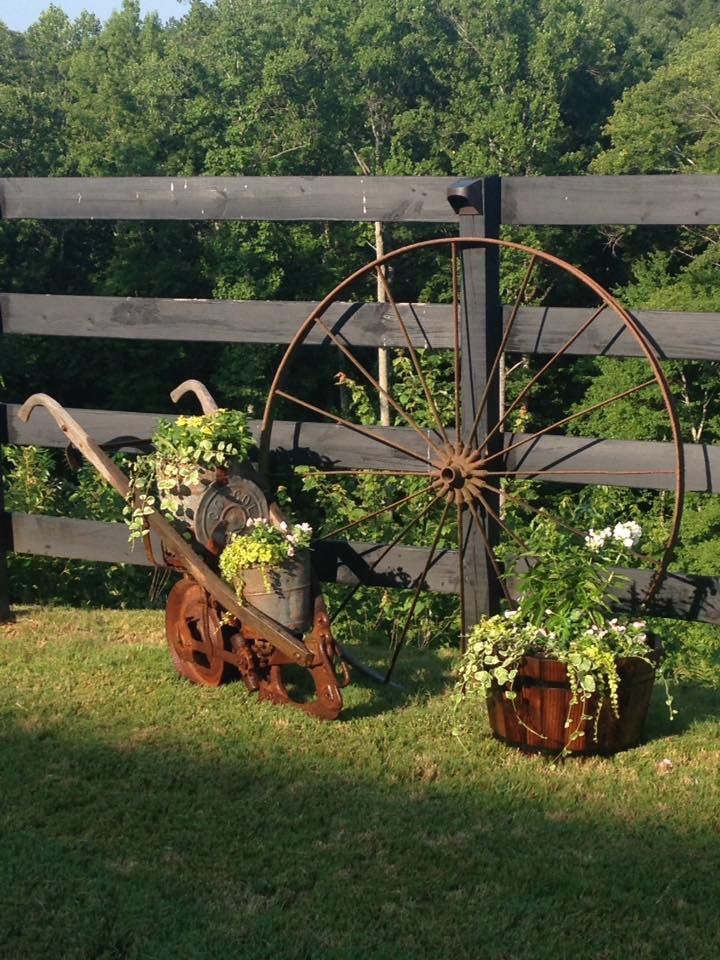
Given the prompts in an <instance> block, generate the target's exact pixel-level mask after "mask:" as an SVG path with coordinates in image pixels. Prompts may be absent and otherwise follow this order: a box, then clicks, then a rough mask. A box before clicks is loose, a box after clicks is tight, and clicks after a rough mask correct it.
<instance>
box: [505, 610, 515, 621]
mask: <svg viewBox="0 0 720 960" xmlns="http://www.w3.org/2000/svg"><path fill="white" fill-rule="evenodd" d="M517 615H518V611H517V610H506V611H505V613H504V614H503V616H504V617H505V619H506V620H512V619H513V617H516V616H517Z"/></svg>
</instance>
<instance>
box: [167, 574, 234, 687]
mask: <svg viewBox="0 0 720 960" xmlns="http://www.w3.org/2000/svg"><path fill="white" fill-rule="evenodd" d="M165 629H166V635H167V641H168V646H169V648H170V657H171V658H172V662H173V665H174V667H175V669H176V670H177V672H178V673H179V674H180V675H181V676H182V677H185V678H186V679H187V680H190V681H191V682H192V683H197V684H199V685H201V686H206V687H219V686H220V685H221V684H222V683H225V681H226V680H228V679H230V677H231V675H232V673H233V668H232V666H231V664H229V663H227V662H226V661H225V660H224V659H222V658H221V657H219V656H217V654H216V653H215V652H214V651H213V646H212V641H213V640H214V639H215V638H216V637H219V635H220V632H221V631H222V624H221V623H220V618H219V617H218V614H217V611H216V610H215V607H214V605H213V604H212V602H209V598H208V594H207V592H206V591H205V590H204V589H203V588H202V587H201V586H200V585H199V584H197V583H195V581H193V580H181V581H180V582H179V583H176V584H175V586H174V587H173V588H172V590H171V591H170V594H169V596H168V600H167V606H166V611H165Z"/></svg>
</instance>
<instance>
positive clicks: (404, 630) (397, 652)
mask: <svg viewBox="0 0 720 960" xmlns="http://www.w3.org/2000/svg"><path fill="white" fill-rule="evenodd" d="M449 510H450V501H449V500H446V501H445V506H444V508H443V512H442V516H441V517H440V522H439V523H438V525H437V530H436V531H435V537H434V538H433V542H432V546H431V547H430V552H429V553H428V557H427V560H426V562H425V566H424V567H423V571H422V573H421V574H420V576H419V577H418V581H417V584H416V586H415V590H414V592H413V597H412V601H411V603H410V610H409V611H408V614H407V617H406V618H405V623H404V624H403V628H402V632H401V634H400V636H399V637H398V639H397V640H396V641H395V646H394V649H393V653H392V657H391V659H390V664H389V666H388V668H387V673H386V674H385V683H387V682H388V680H389V679H390V677H391V676H392V674H393V671H394V669H395V664H396V663H397V658H398V656H399V655H400V651H401V650H402V648H403V646H404V645H405V639H406V637H407V635H408V630H409V629H410V621H411V620H412V617H413V614H414V613H415V607H416V606H417V602H418V600H419V598H420V593H421V591H422V588H423V585H424V583H425V577H427V574H428V570H429V569H430V567H431V566H432V562H433V559H434V558H435V551H436V550H437V545H438V543H439V541H440V535H441V534H442V531H443V528H444V526H445V521H446V519H447V515H448V512H449Z"/></svg>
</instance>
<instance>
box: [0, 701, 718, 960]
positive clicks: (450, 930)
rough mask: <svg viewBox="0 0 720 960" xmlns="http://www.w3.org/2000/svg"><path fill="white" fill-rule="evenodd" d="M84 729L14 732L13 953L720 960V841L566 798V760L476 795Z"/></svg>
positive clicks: (8, 762) (315, 757) (496, 782)
mask: <svg viewBox="0 0 720 960" xmlns="http://www.w3.org/2000/svg"><path fill="white" fill-rule="evenodd" d="M201 712H202V711H201ZM199 722H200V721H199ZM334 729H337V728H334ZM80 736H81V735H80V734H79V733H78V734H77V739H74V740H71V739H68V738H67V735H63V734H62V733H61V732H60V731H59V730H53V729H52V728H47V727H46V728H43V729H33V728H32V725H31V724H28V728H27V729H22V728H21V727H20V726H17V725H15V724H11V723H6V724H5V726H4V733H3V738H2V740H1V741H0V774H1V776H2V794H3V795H2V804H1V805H0V820H1V821H2V823H3V837H4V839H3V843H2V848H1V849H0V889H2V891H3V894H2V898H1V900H0V921H1V922H0V955H2V957H3V960H36V958H48V960H50V958H53V960H54V958H61V960H115V958H133V960H134V958H138V960H156V958H158V960H159V958H163V960H164V958H168V960H170V958H173V960H175V958H203V960H204V958H219V960H224V958H228V960H230V958H232V960H238V958H252V960H266V958H267V960H271V958H272V960H277V958H283V960H301V958H313V960H314V958H328V960H360V958H362V960H364V958H373V960H375V958H381V960H385V958H387V960H403V958H426V957H427V958H430V957H432V958H443V957H453V958H466V957H467V958H473V960H476V958H498V960H501V958H502V960H524V958H527V957H533V958H538V960H545V958H547V960H550V958H552V960H557V958H565V957H570V956H576V955H578V956H584V957H588V958H597V960H601V958H602V960H615V958H617V960H621V958H622V960H626V958H628V957H650V958H655V957H657V958H661V957H662V958H665V957H676V956H681V955H682V956H685V957H689V958H693V960H701V958H702V960H704V958H707V960H716V958H717V957H718V956H719V955H720V926H719V919H718V911H717V904H718V902H719V901H720V885H719V884H720V882H719V879H718V878H719V876H720V869H719V868H720V850H719V844H718V835H717V832H716V830H714V829H713V827H712V826H707V827H706V828H704V829H701V828H698V827H694V826H691V825H690V824H688V825H687V827H686V828H683V829H677V828H676V829H672V828H670V827H668V825H667V824H665V823H662V822H657V821H656V820H653V819H650V818H649V817H648V816H647V814H645V815H641V814H639V813H638V812H637V811H635V810H628V811H627V816H626V817H624V818H622V819H617V818H614V817H612V816H610V815H606V814H605V813H604V812H603V807H602V803H601V802H598V800H599V799H600V798H598V797H593V796H592V795H589V796H587V797H586V798H585V800H586V802H584V799H583V794H582V790H578V791H577V793H576V794H575V795H573V798H572V799H571V800H570V802H568V798H567V797H565V799H564V800H562V799H561V798H560V797H558V796H556V795H555V794H554V792H553V789H552V787H550V788H548V787H546V786H545V787H544V786H543V785H542V784H543V780H544V778H545V776H546V772H547V767H546V766H545V765H542V766H541V765H540V764H538V766H537V767H536V775H537V776H536V780H533V778H530V780H529V781H528V778H527V777H525V778H523V779H522V780H521V779H520V777H515V778H513V776H512V774H511V773H510V774H507V773H506V775H505V776H501V777H497V778H496V777H493V776H489V775H488V772H487V771H485V773H481V774H479V776H478V780H477V782H476V783H474V784H465V785H464V786H463V788H462V789H460V788H459V787H458V783H457V781H455V783H454V784H451V786H450V788H448V787H446V786H444V784H443V778H442V777H440V778H438V779H434V778H433V777H432V776H429V777H427V776H425V773H420V772H419V773H418V774H417V776H415V775H408V776H407V778H406V779H400V780H398V779H395V782H390V778H386V779H383V777H382V776H378V775H377V772H376V773H375V774H374V779H373V775H371V774H370V773H369V772H368V771H367V770H366V768H365V767H364V765H363V762H362V760H361V759H360V758H357V759H356V758H347V757H346V758H344V759H342V758H338V757H330V756H328V755H327V754H326V753H325V754H323V753H322V752H320V751H318V752H317V753H313V752H306V753H305V754H304V756H303V755H302V753H300V754H298V753H297V752H293V753H292V754H291V755H288V754H283V755H279V754H273V753H272V752H271V751H262V750H260V751H258V750H257V749H256V750H252V749H249V748H248V747H247V746H246V745H244V744H243V741H242V737H241V736H237V737H232V738H231V737H229V736H228V737H227V738H225V739H218V738H217V737H216V738H208V741H207V742H203V741H202V740H200V741H199V743H198V744H196V745H195V747H192V745H191V744H188V743H176V742H173V739H172V736H171V735H170V734H169V733H168V732H167V730H165V731H160V732H157V731H156V732H155V734H154V736H155V740H154V741H153V739H152V737H153V733H152V731H151V732H150V733H147V732H144V731H139V732H138V733H137V735H136V736H135V738H134V739H132V738H131V740H130V741H129V742H128V743H127V744H124V745H121V746H117V745H116V746H112V745H110V744H107V743H102V742H100V741H99V740H97V739H96V740H93V739H92V737H93V735H90V734H87V735H83V738H82V739H81V738H80ZM527 763H528V764H534V763H536V761H534V760H528V761H527ZM528 782H530V783H536V784H537V785H538V786H539V789H530V790H529V789H528V788H527V784H528Z"/></svg>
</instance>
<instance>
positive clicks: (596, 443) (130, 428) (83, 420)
mask: <svg viewBox="0 0 720 960" xmlns="http://www.w3.org/2000/svg"><path fill="white" fill-rule="evenodd" d="M19 409H20V407H19V405H17V404H8V442H9V443H16V444H23V445H25V444H33V445H35V446H41V447H64V446H65V445H66V438H65V435H64V434H63V433H62V432H61V430H60V429H59V428H58V426H57V424H56V423H55V422H54V420H52V419H51V417H50V416H49V415H48V414H47V412H46V411H45V410H42V409H38V410H37V411H36V412H35V413H34V414H33V417H32V419H31V420H30V421H29V422H28V423H22V421H21V420H20V419H19V418H18V416H17V411H18V410H19ZM68 412H69V413H70V414H71V416H73V417H74V418H75V419H76V420H77V421H78V422H79V423H80V424H81V425H82V426H83V427H85V429H86V430H87V431H88V433H90V435H91V436H92V437H94V438H95V439H96V440H98V441H99V442H104V441H106V440H110V439H112V438H113V437H117V436H121V435H123V436H124V435H132V436H137V437H141V438H143V437H149V436H150V435H151V433H152V431H153V428H154V425H155V423H156V422H157V419H158V417H159V416H161V414H154V413H129V412H123V411H116V410H79V409H70V410H69V411H68ZM162 416H167V417H169V418H171V417H172V416H173V415H172V414H163V415H162ZM259 427H260V423H259V421H252V422H251V428H252V430H253V433H254V434H255V436H256V437H257V436H258V434H259ZM372 430H373V432H374V433H377V435H378V436H379V437H388V438H391V439H393V440H396V441H397V442H398V443H400V444H403V445H404V446H406V447H408V448H410V449H412V450H416V451H417V452H418V453H422V454H423V455H425V456H428V457H429V456H430V453H431V452H432V451H431V450H430V448H429V447H427V446H424V445H423V443H422V441H421V440H420V438H419V437H418V436H417V435H416V434H415V433H414V431H412V430H409V429H402V428H400V427H374V428H372ZM529 436H530V435H529V434H509V433H506V434H505V435H504V445H505V446H509V445H510V444H511V443H514V442H515V441H516V440H520V439H523V438H524V437H529ZM273 449H274V450H275V452H276V456H277V457H278V458H279V460H280V461H281V462H286V463H288V464H293V465H303V464H304V465H310V466H315V467H317V468H318V469H325V470H355V469H359V468H362V467H368V468H373V469H383V470H393V469H399V470H407V469H411V470H418V469H420V468H421V467H422V464H419V462H418V461H417V460H412V459H410V458H409V457H406V456H405V455H404V454H402V453H400V452H398V451H395V450H392V449H390V448H389V447H385V446H383V445H381V444H380V443H377V442H375V441H374V440H372V439H370V438H367V437H362V436H359V435H358V434H356V433H354V432H352V431H350V430H348V429H347V428H345V427H341V426H336V425H334V424H324V423H296V422H295V421H291V420H280V421H277V422H276V424H275V427H274V429H273ZM685 467H686V484H687V489H688V490H690V491H695V492H699V493H720V446H711V445H710V444H694V443H686V444H685ZM507 468H508V469H509V470H523V471H528V472H531V471H541V470H550V471H552V475H547V476H546V479H548V480H549V481H551V482H555V483H584V484H587V483H603V484H607V485H608V486H625V487H647V488H649V489H655V490H668V489H672V487H673V485H674V480H673V477H672V475H671V474H669V473H667V472H666V471H668V470H672V446H671V445H670V444H669V443H659V442H651V441H632V440H593V439H586V438H582V437H563V436H558V435H554V434H546V435H545V436H543V437H540V438H538V439H537V440H534V441H531V442H528V443H527V444H525V445H523V446H520V447H517V448H516V449H515V450H513V451H511V453H510V455H509V458H508V464H507ZM563 470H564V471H566V472H564V473H563ZM609 470H611V471H613V474H612V475H608V474H607V471H609ZM637 470H643V471H646V470H650V471H657V472H655V473H654V474H653V475H651V476H642V477H640V476H634V475H633V471H637ZM571 471H588V472H586V473H583V474H578V473H572V472H571ZM623 471H625V472H624V473H623Z"/></svg>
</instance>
